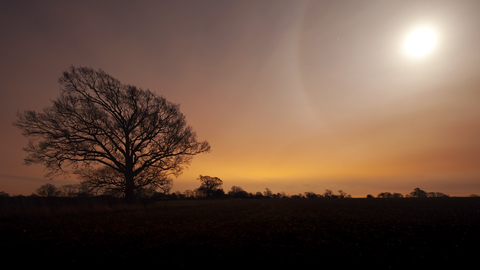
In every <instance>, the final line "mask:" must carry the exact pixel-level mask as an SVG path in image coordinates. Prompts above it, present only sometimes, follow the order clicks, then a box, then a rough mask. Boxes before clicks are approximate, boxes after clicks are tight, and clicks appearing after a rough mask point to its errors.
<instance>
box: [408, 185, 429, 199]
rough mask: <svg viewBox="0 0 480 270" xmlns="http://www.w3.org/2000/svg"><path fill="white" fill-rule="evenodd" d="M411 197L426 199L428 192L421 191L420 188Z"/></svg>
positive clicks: (411, 193)
mask: <svg viewBox="0 0 480 270" xmlns="http://www.w3.org/2000/svg"><path fill="white" fill-rule="evenodd" d="M410 197H413V198H426V197H427V192H425V191H423V190H421V189H420V188H418V187H417V188H415V189H414V190H413V191H412V192H410Z"/></svg>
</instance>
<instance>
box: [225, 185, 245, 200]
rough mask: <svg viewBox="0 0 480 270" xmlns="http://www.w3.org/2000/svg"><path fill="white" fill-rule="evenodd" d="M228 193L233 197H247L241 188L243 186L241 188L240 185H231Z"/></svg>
mask: <svg viewBox="0 0 480 270" xmlns="http://www.w3.org/2000/svg"><path fill="white" fill-rule="evenodd" d="M228 195H229V196H231V197H233V198H247V197H248V192H246V191H245V190H243V188H241V187H237V186H232V188H231V189H230V191H229V192H228Z"/></svg>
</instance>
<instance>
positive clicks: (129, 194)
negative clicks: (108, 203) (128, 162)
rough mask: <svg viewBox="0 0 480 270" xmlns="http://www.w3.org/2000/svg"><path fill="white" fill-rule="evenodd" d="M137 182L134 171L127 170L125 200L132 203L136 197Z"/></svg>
mask: <svg viewBox="0 0 480 270" xmlns="http://www.w3.org/2000/svg"><path fill="white" fill-rule="evenodd" d="M134 190H135V183H134V181H133V172H131V171H130V172H128V171H127V172H125V200H126V201H127V202H128V203H132V202H133V199H134V196H135V194H134Z"/></svg>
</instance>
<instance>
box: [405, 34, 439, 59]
mask: <svg viewBox="0 0 480 270" xmlns="http://www.w3.org/2000/svg"><path fill="white" fill-rule="evenodd" d="M436 42H437V37H436V35H435V32H434V31H433V30H432V29H429V28H417V29H415V30H413V31H412V32H411V33H410V34H409V35H408V36H407V39H406V41H405V44H404V49H405V51H406V52H407V53H408V54H409V55H410V56H413V57H421V56H424V55H427V54H428V53H429V52H431V51H432V50H433V48H434V47H435V44H436Z"/></svg>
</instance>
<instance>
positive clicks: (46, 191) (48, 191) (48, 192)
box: [37, 183, 62, 197]
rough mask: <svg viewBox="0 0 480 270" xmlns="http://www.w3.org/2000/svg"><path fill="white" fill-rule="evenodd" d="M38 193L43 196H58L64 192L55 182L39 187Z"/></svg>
mask: <svg viewBox="0 0 480 270" xmlns="http://www.w3.org/2000/svg"><path fill="white" fill-rule="evenodd" d="M37 194H38V195H39V196H42V197H58V196H60V195H61V194H62V192H61V191H60V190H59V189H58V188H57V187H56V186H55V185H54V184H50V183H46V184H45V185H42V186H40V187H39V188H38V189H37Z"/></svg>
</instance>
